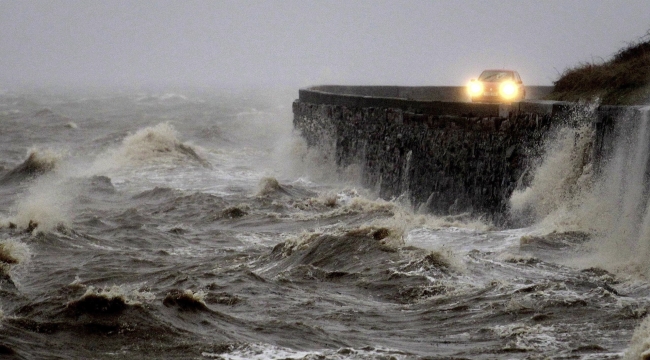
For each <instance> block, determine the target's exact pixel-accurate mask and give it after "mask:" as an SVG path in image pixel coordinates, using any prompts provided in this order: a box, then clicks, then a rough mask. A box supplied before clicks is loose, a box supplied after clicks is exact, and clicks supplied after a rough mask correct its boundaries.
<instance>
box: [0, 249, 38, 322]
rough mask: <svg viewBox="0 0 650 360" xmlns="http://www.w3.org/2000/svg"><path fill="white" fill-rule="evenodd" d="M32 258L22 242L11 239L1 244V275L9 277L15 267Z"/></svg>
mask: <svg viewBox="0 0 650 360" xmlns="http://www.w3.org/2000/svg"><path fill="white" fill-rule="evenodd" d="M30 256H31V252H30V250H29V247H28V246H27V245H26V244H24V243H22V242H20V241H17V240H13V239H9V240H4V241H2V242H0V275H9V272H10V270H11V268H12V267H13V266H15V265H19V264H24V263H25V262H26V261H27V260H28V259H29V258H30ZM0 317H1V316H0Z"/></svg>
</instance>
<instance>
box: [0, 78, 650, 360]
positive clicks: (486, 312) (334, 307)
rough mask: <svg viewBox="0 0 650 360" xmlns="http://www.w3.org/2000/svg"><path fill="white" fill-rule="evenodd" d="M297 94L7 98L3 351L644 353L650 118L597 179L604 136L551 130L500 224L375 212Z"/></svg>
mask: <svg viewBox="0 0 650 360" xmlns="http://www.w3.org/2000/svg"><path fill="white" fill-rule="evenodd" d="M296 97H297V91H268V90H264V91H262V90H259V91H230V92H227V91H222V92H219V91H199V90H193V91H176V92H160V93H155V92H142V93H138V92H122V93H120V92H113V93H100V92H87V93H84V92H78V93H64V92H54V91H52V92H44V91H43V92H34V93H12V92H7V91H4V92H0V358H5V357H6V358H16V359H623V358H628V359H638V358H640V357H641V354H642V353H643V352H644V351H647V350H648V348H650V322H647V321H644V319H645V317H646V315H647V313H648V309H649V307H650V286H649V283H648V277H649V276H650V262H649V261H648V260H649V259H650V215H648V211H647V206H648V203H647V193H648V188H647V182H646V179H647V173H648V169H647V164H648V161H649V157H648V149H649V147H650V126H648V124H647V123H648V116H647V111H646V115H644V116H642V119H641V121H631V120H630V119H621V121H620V123H621V124H622V125H621V126H619V129H618V130H617V134H618V135H617V138H616V141H615V142H614V143H613V147H612V151H611V155H610V156H609V158H608V159H607V161H606V162H605V163H604V165H603V166H601V167H600V168H599V170H598V171H596V170H595V169H594V166H593V165H592V164H591V163H590V160H589V159H588V157H587V156H585V154H587V153H588V152H589V149H590V146H591V144H592V142H591V141H592V137H593V134H592V133H591V127H590V126H588V125H584V126H580V125H578V126H573V127H571V128H564V129H559V130H558V131H557V133H555V134H553V136H551V137H550V138H549V141H548V142H547V144H545V149H546V150H545V156H544V158H542V159H539V161H538V164H537V166H536V168H535V169H534V178H533V181H532V182H531V184H530V186H528V187H526V188H522V189H519V190H517V191H516V192H515V193H514V194H513V196H512V199H511V207H512V215H511V216H513V218H521V219H523V220H522V222H523V223H526V224H528V226H527V227H524V228H516V229H504V228H499V227H497V226H495V225H494V224H491V223H489V222H488V221H486V220H484V219H481V218H472V217H470V216H454V217H435V216H432V215H429V214H426V213H420V212H418V211H417V210H415V208H416V206H414V205H413V204H409V203H408V201H407V200H405V199H408V196H402V197H399V198H397V199H379V198H378V197H377V194H376V191H375V190H374V189H367V188H364V187H363V186H361V185H360V178H361V176H360V171H361V170H360V169H359V168H358V167H355V166H350V167H348V168H345V169H339V168H337V167H336V166H335V164H334V160H333V157H332V154H327V153H323V152H321V151H320V150H319V149H310V148H307V147H306V145H305V143H304V141H303V140H302V139H301V138H300V136H299V134H295V133H294V131H293V126H292V114H291V103H292V101H293V100H294V99H295V98H296ZM576 116H581V117H582V119H585V120H589V117H590V116H591V115H590V112H589V109H588V107H587V109H586V110H585V111H584V112H583V113H581V114H580V115H576ZM584 123H585V124H587V123H588V121H585V122H584Z"/></svg>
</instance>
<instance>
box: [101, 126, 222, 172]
mask: <svg viewBox="0 0 650 360" xmlns="http://www.w3.org/2000/svg"><path fill="white" fill-rule="evenodd" d="M188 161H189V162H190V163H194V164H198V165H201V166H204V167H210V163H209V162H208V161H207V160H205V159H203V158H202V157H201V156H199V155H198V154H197V152H196V149H195V147H193V146H190V145H187V144H184V143H182V142H181V141H180V140H178V133H177V132H176V130H175V129H174V127H173V126H172V125H170V124H169V123H160V124H158V125H156V126H153V127H146V128H144V129H141V130H139V131H137V132H136V133H134V134H131V135H129V136H127V137H126V138H124V140H123V141H122V145H121V146H120V147H119V148H118V149H117V150H115V151H113V152H112V153H111V154H110V155H109V156H107V157H101V158H100V159H98V160H97V162H96V163H95V169H94V170H95V171H101V170H107V169H112V168H116V167H121V166H129V165H131V166H137V165H145V164H149V163H151V162H162V163H171V164H182V163H186V162H188Z"/></svg>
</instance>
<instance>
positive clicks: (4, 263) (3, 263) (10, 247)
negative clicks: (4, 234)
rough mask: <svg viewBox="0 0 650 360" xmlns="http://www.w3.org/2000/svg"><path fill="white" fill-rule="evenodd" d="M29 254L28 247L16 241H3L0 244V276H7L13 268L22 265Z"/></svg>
mask: <svg viewBox="0 0 650 360" xmlns="http://www.w3.org/2000/svg"><path fill="white" fill-rule="evenodd" d="M30 256H31V252H30V251H29V247H27V245H25V244H24V243H22V242H19V241H16V240H11V239H10V240H4V241H3V242H0V275H9V272H10V270H11V268H12V267H13V266H16V265H19V264H23V263H25V261H27V259H29V257H30Z"/></svg>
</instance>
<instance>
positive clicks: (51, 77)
mask: <svg viewBox="0 0 650 360" xmlns="http://www.w3.org/2000/svg"><path fill="white" fill-rule="evenodd" d="M649 12H650V4H649V3H647V2H646V1H643V0H638V1H626V2H624V3H623V4H621V3H619V2H608V1H585V0H581V1H569V2H533V1H523V2H519V1H516V2H515V1H506V2H504V1H489V2H486V1H463V2H420V1H404V2H388V1H382V2H370V1H362V2H343V1H334V2H316V1H308V2H294V1H283V2H279V1H267V2H255V3H239V2H234V1H220V2H207V1H192V2H188V3H180V2H171V1H163V2H137V3H134V2H126V1H119V2H110V3H105V2H99V1H92V2H85V1H84V2H81V1H66V2H49V1H48V2H37V1H21V2H12V1H0V31H2V33H3V34H5V36H3V37H1V38H0V53H1V54H2V55H0V89H5V90H7V89H21V88H39V89H42V88H73V89H74V88H111V89H125V88H133V89H138V88H148V89H151V88H160V89H162V88H169V87H177V88H188V87H192V88H195V87H198V88H221V89H228V88H299V87H305V86H309V85H315V84H348V85H361V84H363V85H410V86H421V85H464V84H465V82H466V81H467V80H469V79H470V78H471V77H476V76H477V75H478V73H480V71H481V70H483V69H485V68H511V69H515V70H517V71H519V73H520V74H521V76H522V78H523V80H524V82H525V84H527V85H551V84H552V83H553V81H554V80H556V79H557V78H558V77H559V76H560V74H561V73H562V72H563V71H564V70H566V69H568V68H571V67H574V66H576V65H579V64H580V63H585V62H594V63H599V62H603V61H606V60H607V59H609V58H610V57H611V56H612V55H614V54H615V53H616V52H617V51H618V50H619V49H620V48H623V47H625V46H626V44H628V43H630V42H633V41H635V40H638V39H639V38H641V37H642V36H644V35H645V34H647V32H648V29H649V28H650V20H648V19H647V14H648V13H649Z"/></svg>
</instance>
